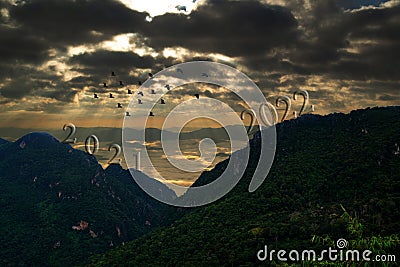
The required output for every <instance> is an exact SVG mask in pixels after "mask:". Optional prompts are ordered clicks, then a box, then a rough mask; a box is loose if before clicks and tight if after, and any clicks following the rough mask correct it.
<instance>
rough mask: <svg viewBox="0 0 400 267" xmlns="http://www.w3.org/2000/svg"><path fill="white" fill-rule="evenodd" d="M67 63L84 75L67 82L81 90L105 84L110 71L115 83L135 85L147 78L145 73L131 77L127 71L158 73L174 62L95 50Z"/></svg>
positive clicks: (167, 59)
mask: <svg viewBox="0 0 400 267" xmlns="http://www.w3.org/2000/svg"><path fill="white" fill-rule="evenodd" d="M69 63H70V64H75V65H79V66H80V67H79V69H76V70H77V71H79V72H81V73H83V74H85V75H86V76H79V77H76V78H74V79H72V80H71V81H69V83H70V84H71V85H75V86H77V87H80V88H82V87H84V86H95V87H98V85H99V84H102V83H103V82H107V80H109V79H110V78H111V77H110V73H111V72H112V71H114V72H115V74H116V75H117V76H116V77H115V79H116V81H115V82H117V83H119V81H122V82H123V83H124V84H137V82H138V81H139V80H145V79H147V78H148V76H147V72H146V73H143V74H142V75H139V76H138V77H132V75H129V70H136V69H150V70H152V71H153V72H158V71H160V70H161V69H162V68H163V67H165V66H169V65H173V64H174V63H176V62H175V60H174V59H172V58H164V57H152V56H149V55H146V56H139V55H138V54H136V53H134V52H120V51H108V50H97V51H95V52H91V53H83V54H79V55H75V56H73V57H71V58H70V60H69Z"/></svg>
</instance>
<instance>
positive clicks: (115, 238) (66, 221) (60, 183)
mask: <svg viewBox="0 0 400 267" xmlns="http://www.w3.org/2000/svg"><path fill="white" fill-rule="evenodd" d="M1 144H2V145H0V185H1V186H0V208H1V212H0V220H1V222H2V223H1V224H0V233H1V235H0V243H1V244H2V245H1V248H2V249H1V250H0V265H1V266H68V265H76V264H78V263H81V262H84V261H85V260H86V259H87V258H88V257H89V256H90V255H93V254H96V253H101V252H105V251H106V250H109V249H110V248H112V247H117V246H120V245H122V244H123V243H125V242H127V241H129V240H133V239H135V238H137V237H139V236H141V235H143V234H145V233H147V232H149V231H151V230H152V229H154V228H155V227H158V226H159V225H160V223H162V214H163V212H164V210H165V209H166V208H167V207H166V205H163V204H161V203H159V202H158V201H156V200H154V199H152V198H151V197H149V196H148V195H147V194H146V193H145V192H143V190H141V189H140V188H139V186H138V185H137V184H136V183H135V182H134V180H133V179H132V177H131V176H130V174H129V172H128V171H127V170H123V169H122V168H121V167H120V166H119V165H110V166H109V167H108V168H107V169H106V170H103V169H102V167H101V166H100V165H99V163H98V162H97V161H96V159H95V157H94V156H91V155H88V154H87V153H85V152H82V151H79V150H75V149H73V148H71V146H70V145H67V144H62V143H60V142H59V141H58V140H57V139H56V138H54V137H53V136H51V135H49V134H48V133H43V132H34V133H30V134H27V135H25V136H23V137H21V138H20V139H18V140H17V141H15V142H13V143H12V142H3V141H1ZM140 175H141V177H142V179H147V180H148V181H149V182H151V183H152V185H153V186H154V187H155V190H162V191H163V192H164V193H165V194H167V195H168V196H169V197H171V198H174V197H176V195H175V193H174V192H173V191H172V190H170V189H169V188H167V187H166V186H164V185H163V184H161V183H159V182H157V181H155V180H154V179H151V178H149V177H147V176H146V175H144V174H142V173H140Z"/></svg>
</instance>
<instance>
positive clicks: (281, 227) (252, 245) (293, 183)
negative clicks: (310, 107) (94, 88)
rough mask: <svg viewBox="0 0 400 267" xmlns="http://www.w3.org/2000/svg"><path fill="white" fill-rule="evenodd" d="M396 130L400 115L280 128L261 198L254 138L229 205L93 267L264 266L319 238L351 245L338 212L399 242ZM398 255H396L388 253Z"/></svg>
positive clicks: (211, 174)
mask: <svg viewBox="0 0 400 267" xmlns="http://www.w3.org/2000/svg"><path fill="white" fill-rule="evenodd" d="M399 129H400V107H388V108H373V109H367V110H357V111H353V112H351V113H350V114H347V115H345V114H340V113H337V114H330V115H327V116H318V115H306V116H302V117H300V118H298V119H296V120H291V121H286V122H284V123H282V124H279V125H278V126H277V135H278V142H277V153H276V157H275V162H274V164H273V166H272V168H271V171H270V173H269V175H268V177H267V179H266V180H265V182H264V184H263V185H262V186H261V187H260V188H259V189H258V190H257V191H256V192H254V193H249V192H248V191H247V189H248V185H249V182H250V179H251V176H252V173H253V172H254V168H255V166H256V164H257V160H258V153H259V149H260V144H259V140H258V137H257V135H255V138H254V139H253V140H252V141H251V159H250V164H249V166H248V168H247V170H246V173H245V175H244V177H243V178H242V180H241V181H240V182H239V184H238V185H237V186H236V187H235V188H234V189H233V190H232V191H231V192H230V193H229V194H228V195H226V196H225V197H224V198H222V199H221V200H219V201H217V202H214V203H212V204H210V205H207V206H205V207H200V208H192V209H180V210H183V211H184V212H183V214H185V215H184V216H183V217H182V218H180V219H178V220H177V221H175V222H174V223H173V224H172V225H171V226H170V227H167V228H164V229H158V230H155V231H153V232H151V233H149V234H146V235H145V236H143V237H140V238H138V239H136V240H134V241H132V242H129V243H128V244H125V246H122V247H119V248H116V249H113V250H111V251H110V252H108V253H106V254H104V255H96V256H94V257H92V259H91V261H90V263H89V264H88V265H87V266H258V265H262V264H261V262H258V261H257V258H256V253H257V251H259V250H260V249H262V248H264V245H268V249H270V250H272V249H286V250H287V251H290V250H292V249H298V250H300V249H312V248H314V249H321V247H318V246H317V245H316V244H314V243H311V237H312V236H313V235H319V236H326V235H329V236H330V237H331V238H332V239H334V240H337V239H339V238H345V239H347V240H351V239H352V238H354V236H353V235H352V234H351V233H349V232H348V231H347V230H346V223H345V221H343V220H342V217H341V214H342V212H343V211H342V209H341V205H343V206H344V207H345V208H346V209H347V210H348V211H349V212H350V214H351V216H352V218H358V219H359V220H360V222H362V224H363V226H364V228H363V232H364V233H365V235H367V236H373V235H382V236H389V235H391V234H398V229H400V222H399V220H398V219H399V218H400V193H399V192H400V172H399V169H400V153H399V152H398V148H397V147H398V144H400V130H399ZM226 165H227V161H224V162H221V163H219V164H218V165H217V166H216V168H215V169H213V170H212V171H208V172H204V173H203V174H202V175H201V177H200V178H199V179H198V180H197V181H196V183H195V184H194V185H193V186H198V185H202V184H207V183H209V182H211V181H213V180H214V179H216V178H217V177H218V176H219V175H220V174H221V173H222V171H223V170H224V168H225V166H226ZM326 246H327V245H326ZM326 246H325V247H324V248H327V247H326ZM398 251H399V246H397V250H396V251H391V252H392V253H394V254H397V255H398ZM263 264H264V265H265V266H269V265H275V264H277V265H279V262H272V263H271V262H264V263H263ZM343 264H344V265H346V266H347V263H343ZM264 265H263V266H264ZM282 266H287V265H282ZM296 266H297V265H296Z"/></svg>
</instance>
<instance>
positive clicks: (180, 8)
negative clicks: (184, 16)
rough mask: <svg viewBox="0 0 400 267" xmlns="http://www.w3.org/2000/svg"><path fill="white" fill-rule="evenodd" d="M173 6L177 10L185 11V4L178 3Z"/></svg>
mask: <svg viewBox="0 0 400 267" xmlns="http://www.w3.org/2000/svg"><path fill="white" fill-rule="evenodd" d="M175 8H176V9H177V10H178V11H185V12H186V6H181V5H178V6H176V7H175Z"/></svg>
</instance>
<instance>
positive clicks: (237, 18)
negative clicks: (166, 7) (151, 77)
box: [143, 1, 297, 56]
mask: <svg viewBox="0 0 400 267" xmlns="http://www.w3.org/2000/svg"><path fill="white" fill-rule="evenodd" d="M296 29H297V23H296V19H295V18H294V17H293V15H292V14H291V13H290V11H289V10H287V9H285V8H283V7H278V6H267V5H263V4H261V3H259V2H256V1H241V2H239V1H233V2H231V1H209V2H208V4H207V5H204V6H200V7H199V8H198V9H197V10H196V11H194V12H192V13H191V14H190V16H189V17H187V16H184V15H177V14H165V15H163V16H159V17H156V18H154V19H153V21H152V22H151V23H150V25H149V28H147V29H145V30H147V31H148V32H143V34H144V35H146V36H147V37H149V44H150V45H152V46H153V47H155V48H157V49H162V48H164V47H173V46H183V47H186V48H188V49H190V50H194V51H199V52H208V53H211V52H214V53H215V52H217V53H222V54H225V55H228V56H246V55H254V54H264V53H265V52H268V51H269V50H271V49H272V48H274V47H282V46H283V47H285V46H290V44H291V43H292V42H293V41H294V40H295V39H296V38H297V30H296Z"/></svg>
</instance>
